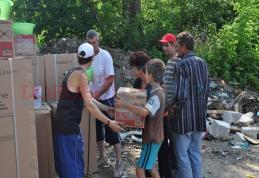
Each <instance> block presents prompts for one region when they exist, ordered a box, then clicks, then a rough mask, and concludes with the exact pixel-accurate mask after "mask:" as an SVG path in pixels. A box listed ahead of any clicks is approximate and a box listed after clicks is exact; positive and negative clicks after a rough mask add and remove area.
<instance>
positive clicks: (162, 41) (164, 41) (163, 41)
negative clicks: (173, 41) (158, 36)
mask: <svg viewBox="0 0 259 178" xmlns="http://www.w3.org/2000/svg"><path fill="white" fill-rule="evenodd" d="M159 42H160V43H168V41H167V40H159Z"/></svg>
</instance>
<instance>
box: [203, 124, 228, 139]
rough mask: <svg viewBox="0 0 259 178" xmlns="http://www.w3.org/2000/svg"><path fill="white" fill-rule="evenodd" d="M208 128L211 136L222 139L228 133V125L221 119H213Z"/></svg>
mask: <svg viewBox="0 0 259 178" xmlns="http://www.w3.org/2000/svg"><path fill="white" fill-rule="evenodd" d="M208 130H209V133H210V135H212V136H213V137H215V138H217V139H224V138H227V137H228V135H229V132H230V125H229V124H228V123H226V122H223V121H218V120H214V121H213V122H212V124H211V126H210V127H209V129H208Z"/></svg>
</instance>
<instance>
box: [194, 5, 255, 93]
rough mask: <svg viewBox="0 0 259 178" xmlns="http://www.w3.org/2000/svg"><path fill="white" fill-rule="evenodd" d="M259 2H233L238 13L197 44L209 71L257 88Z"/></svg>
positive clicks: (228, 79) (242, 84)
mask: <svg viewBox="0 0 259 178" xmlns="http://www.w3.org/2000/svg"><path fill="white" fill-rule="evenodd" d="M258 9H259V4H258V3H257V2H256V0H239V1H238V2H236V3H235V10H236V11H237V14H238V16H237V17H236V18H235V20H234V21H233V23H230V24H227V25H225V26H224V27H223V29H221V30H220V31H219V33H218V34H217V35H215V36H213V37H211V39H210V40H209V41H208V43H207V44H205V45H202V46H200V49H199V53H200V54H201V55H202V56H204V58H205V59H207V60H208V63H209V65H210V70H211V73H212V74H214V75H216V76H219V77H222V78H224V79H225V80H227V81H231V82H234V83H236V82H238V83H240V85H241V86H243V87H245V86H248V87H253V88H255V89H257V90H258V89H259V80H258V77H259V50H258V49H259V39H258V34H259V30H258V19H259V10H258Z"/></svg>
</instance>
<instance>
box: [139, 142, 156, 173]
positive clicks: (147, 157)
mask: <svg viewBox="0 0 259 178" xmlns="http://www.w3.org/2000/svg"><path fill="white" fill-rule="evenodd" d="M160 146H161V144H156V143H153V142H151V143H148V144H144V143H143V144H142V149H141V154H140V158H139V161H138V164H137V166H138V168H142V169H145V170H151V169H153V167H154V166H155V163H156V159H157V155H158V151H159V149H160Z"/></svg>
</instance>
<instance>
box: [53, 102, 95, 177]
mask: <svg viewBox="0 0 259 178" xmlns="http://www.w3.org/2000/svg"><path fill="white" fill-rule="evenodd" d="M50 106H51V108H52V123H54V119H55V113H56V110H57V102H52V103H51V104H50ZM95 122H96V119H95V118H93V116H90V114H89V112H88V111H87V110H86V109H85V108H84V109H83V113H82V120H81V123H80V129H81V132H82V136H83V139H84V163H85V169H84V171H85V175H88V176H90V175H92V174H94V173H96V172H97V149H96V124H95Z"/></svg>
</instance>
